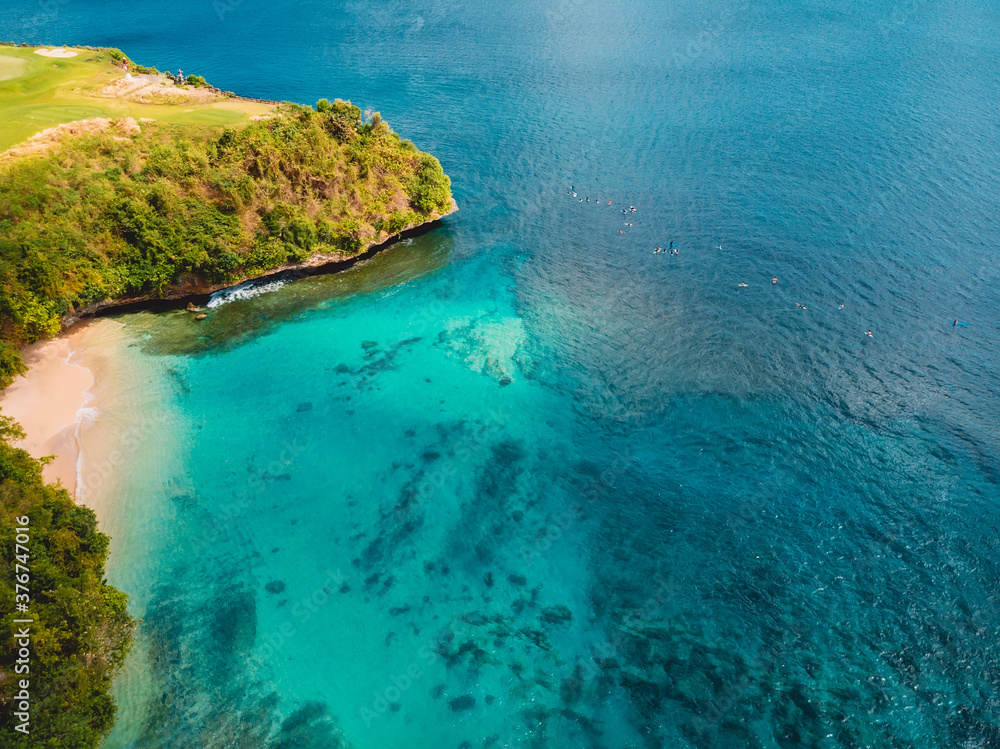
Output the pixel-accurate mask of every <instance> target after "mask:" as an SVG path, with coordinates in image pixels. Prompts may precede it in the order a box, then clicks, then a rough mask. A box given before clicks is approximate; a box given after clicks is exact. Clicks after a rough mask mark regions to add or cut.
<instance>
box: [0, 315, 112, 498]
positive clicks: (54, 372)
mask: <svg viewBox="0 0 1000 749" xmlns="http://www.w3.org/2000/svg"><path fill="white" fill-rule="evenodd" d="M90 330H91V329H90V326H88V325H82V326H79V327H76V328H75V329H74V330H73V331H71V332H66V333H62V334H60V335H58V336H56V337H55V338H52V339H49V340H47V341H42V342H39V343H35V344H32V345H31V346H29V347H28V349H27V350H26V352H25V355H24V359H25V364H27V365H28V371H27V372H26V373H25V374H23V375H21V376H19V377H18V378H17V379H15V380H14V382H12V383H11V384H10V385H9V386H8V387H7V389H6V390H5V391H4V392H3V394H2V395H0V412H2V413H3V415H5V416H8V417H10V418H12V419H14V421H16V422H17V423H18V424H20V425H21V428H22V429H23V430H24V433H25V437H24V439H22V440H18V441H17V442H16V443H14V444H15V446H16V447H20V448H22V449H24V450H26V451H27V452H28V453H29V454H30V455H31V456H32V457H34V458H43V457H46V456H54V459H53V460H52V461H50V462H49V463H47V464H46V465H44V466H43V467H42V476H43V478H44V479H45V481H46V482H48V483H56V482H59V483H61V484H62V485H63V487H65V489H66V490H67V491H68V492H69V493H70V495H72V496H73V497H74V498H78V494H79V492H78V480H79V475H80V470H81V468H82V452H81V448H80V445H81V437H82V434H83V431H84V430H85V429H86V426H87V425H88V423H89V422H91V421H93V418H94V417H95V416H96V414H97V398H96V396H95V394H94V388H95V385H96V383H97V377H96V375H95V374H94V372H93V370H92V368H91V367H90V366H89V364H90V362H88V361H86V357H81V353H82V350H83V348H84V346H85V343H84V341H85V339H86V338H87V337H88V334H89V333H90Z"/></svg>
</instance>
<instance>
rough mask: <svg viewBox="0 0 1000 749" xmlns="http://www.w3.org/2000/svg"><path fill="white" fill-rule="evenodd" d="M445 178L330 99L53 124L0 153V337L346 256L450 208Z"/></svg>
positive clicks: (26, 334) (27, 334)
mask: <svg viewBox="0 0 1000 749" xmlns="http://www.w3.org/2000/svg"><path fill="white" fill-rule="evenodd" d="M449 188H450V182H449V180H448V177H446V176H445V175H444V172H443V171H442V170H441V165H440V164H439V163H438V161H437V159H435V158H434V157H433V156H430V155H428V154H425V153H421V152H420V151H418V150H417V149H416V147H415V146H414V145H413V144H412V143H410V142H409V141H406V140H401V139H400V137H399V136H398V135H397V134H396V133H394V132H392V131H391V130H390V129H389V127H388V126H387V125H386V124H385V123H384V122H383V121H382V120H381V118H380V117H379V115H378V114H377V113H376V114H375V115H373V116H372V118H371V121H370V122H363V121H362V118H361V111H360V110H359V109H358V108H357V107H355V106H352V105H351V104H349V103H347V102H342V101H337V102H335V103H332V104H331V103H329V102H327V101H325V100H321V101H320V102H319V103H318V104H317V106H316V108H315V109H312V108H308V107H301V106H297V105H293V104H284V105H281V106H280V107H279V108H277V110H276V111H275V113H274V115H273V116H271V117H268V118H267V119H261V120H255V121H251V122H249V123H247V124H245V125H241V126H236V127H225V128H219V127H198V126H191V125H186V126H179V125H169V124H162V123H159V122H148V123H143V124H142V125H141V129H139V128H138V126H136V125H135V124H134V123H133V122H132V121H120V122H118V123H114V124H113V125H112V126H110V127H106V128H105V129H104V130H103V131H100V132H94V133H86V134H82V135H77V136H74V137H70V138H66V139H64V140H62V141H61V142H59V143H57V144H55V146H54V147H53V148H52V149H51V150H48V151H46V152H44V153H42V154H40V155H29V156H25V157H21V158H16V159H13V160H10V161H9V162H8V163H5V164H2V165H0V341H3V342H6V343H7V344H12V345H17V344H23V343H27V342H31V341H34V340H37V339H39V338H42V337H45V336H50V335H53V334H55V333H57V332H58V331H59V329H60V320H61V318H62V317H63V316H64V315H66V314H68V313H72V312H74V311H76V310H78V309H79V308H81V307H83V306H85V305H88V304H91V303H94V302H99V301H101V300H105V299H116V298H122V297H132V296H141V295H150V296H157V295H162V294H165V293H167V292H168V291H169V290H170V288H171V287H174V286H177V285H182V286H184V285H187V286H191V285H195V286H197V285H201V286H203V285H205V284H222V283H235V282H238V281H239V280H241V279H243V278H247V277H250V276H254V275H260V274H262V273H265V272H267V271H268V270H272V269H275V268H279V267H281V266H283V265H286V264H289V263H299V262H303V261H305V260H307V259H308V258H310V257H311V256H313V255H317V254H319V255H322V256H324V257H344V256H352V255H356V254H358V253H360V252H362V251H363V250H364V249H366V248H367V247H369V246H371V245H373V244H376V243H379V242H382V241H384V240H386V239H388V238H389V237H391V236H393V235H397V234H399V233H400V232H402V231H404V230H405V229H408V228H411V227H414V226H417V225H419V224H421V223H424V222H426V221H428V220H432V219H435V218H438V217H440V216H442V215H444V214H446V213H448V212H450V211H451V209H452V200H451V192H450V189H449ZM11 358H12V357H11V356H9V351H3V350H0V366H4V362H5V361H7V360H8V359H11ZM8 366H9V365H8Z"/></svg>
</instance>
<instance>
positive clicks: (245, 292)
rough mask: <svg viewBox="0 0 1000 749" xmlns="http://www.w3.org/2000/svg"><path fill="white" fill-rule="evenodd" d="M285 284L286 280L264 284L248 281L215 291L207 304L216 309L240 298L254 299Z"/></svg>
mask: <svg viewBox="0 0 1000 749" xmlns="http://www.w3.org/2000/svg"><path fill="white" fill-rule="evenodd" d="M284 285H285V282H284V281H271V282H269V283H264V284H254V282H253V281H248V282H247V283H241V284H240V285H239V286H233V287H231V288H228V289H222V290H221V291H217V292H215V293H214V294H212V297H211V298H210V299H209V300H208V304H206V305H205V306H206V307H208V308H209V309H215V308H216V307H219V306H221V305H223V304H226V303H227V302H234V301H236V300H239V299H253V298H254V297H255V296H260V295H261V294H267V293H269V292H271V291H277V290H278V289H280V288H281V287H282V286H284Z"/></svg>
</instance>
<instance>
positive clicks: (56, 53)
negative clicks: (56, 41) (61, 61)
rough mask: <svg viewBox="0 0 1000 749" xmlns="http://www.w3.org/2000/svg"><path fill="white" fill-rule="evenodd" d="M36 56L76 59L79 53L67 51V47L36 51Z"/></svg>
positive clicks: (71, 50) (72, 50)
mask: <svg viewBox="0 0 1000 749" xmlns="http://www.w3.org/2000/svg"><path fill="white" fill-rule="evenodd" d="M35 54H36V55H41V56H42V57H76V55H77V52H76V50H75V49H66V48H65V47H55V48H54V49H45V48H44V47H42V49H36V50H35Z"/></svg>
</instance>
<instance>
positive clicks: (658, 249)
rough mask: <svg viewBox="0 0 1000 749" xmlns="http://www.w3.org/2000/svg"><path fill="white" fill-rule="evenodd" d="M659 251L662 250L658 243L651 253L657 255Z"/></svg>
mask: <svg viewBox="0 0 1000 749" xmlns="http://www.w3.org/2000/svg"><path fill="white" fill-rule="evenodd" d="M661 252H663V250H662V249H661V248H660V245H656V249H655V250H653V254H654V255H659V254H660V253H661Z"/></svg>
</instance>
